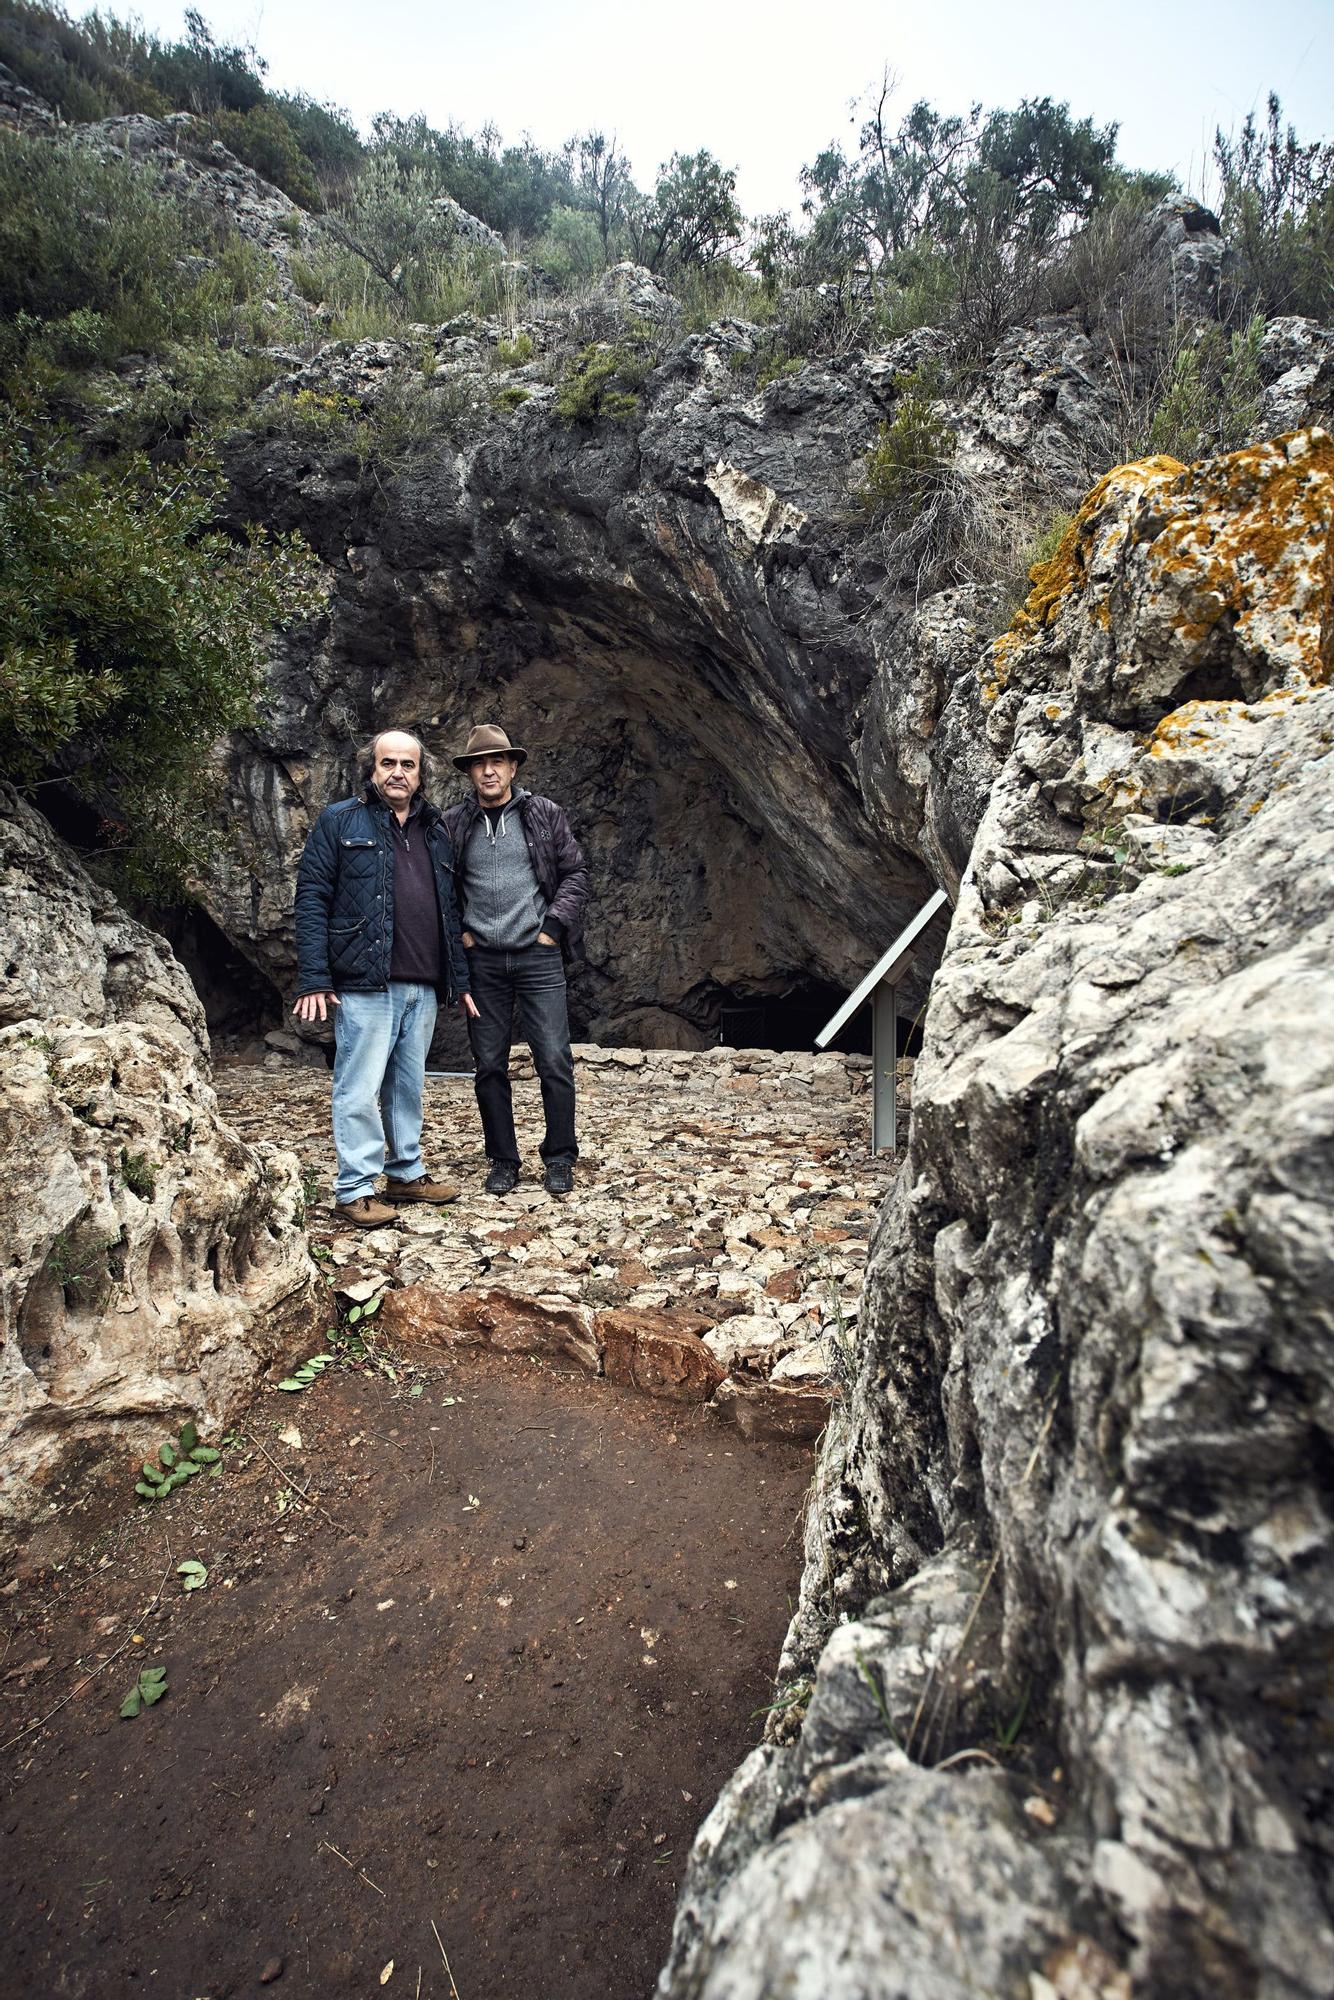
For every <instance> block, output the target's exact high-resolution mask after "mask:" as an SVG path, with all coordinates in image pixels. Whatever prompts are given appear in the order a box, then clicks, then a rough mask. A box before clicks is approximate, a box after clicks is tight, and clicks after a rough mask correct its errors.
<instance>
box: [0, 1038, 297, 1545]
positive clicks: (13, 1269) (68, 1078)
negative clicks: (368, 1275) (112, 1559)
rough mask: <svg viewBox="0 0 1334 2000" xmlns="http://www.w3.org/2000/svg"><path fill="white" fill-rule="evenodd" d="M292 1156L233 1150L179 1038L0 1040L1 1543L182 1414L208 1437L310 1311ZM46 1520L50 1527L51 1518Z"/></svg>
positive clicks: (153, 1439) (75, 1495)
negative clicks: (0, 1242)
mask: <svg viewBox="0 0 1334 2000" xmlns="http://www.w3.org/2000/svg"><path fill="white" fill-rule="evenodd" d="M300 1202H301V1186H300V1178H299V1170H298V1166H297V1162H296V1160H295V1159H294V1158H293V1156H292V1155H291V1154H290V1153H286V1152H282V1151H280V1150H278V1149H277V1148H275V1147H272V1146H260V1147H252V1146H247V1145H245V1144H243V1143H242V1142H241V1141H240V1140H239V1139H238V1138H237V1137H236V1135H235V1134H234V1133H233V1132H232V1131H231V1130H230V1129H229V1128H228V1127H227V1126H226V1125H225V1124H223V1122H222V1121H221V1119H220V1118H219V1117H218V1115H217V1104H216V1099H215V1098H214V1095H213V1091H212V1089H211V1087H210V1086H209V1083H208V1081H207V1076H206V1071H205V1068H204V1066H203V1063H202V1059H201V1058H200V1057H198V1056H197V1054H196V1053H195V1052H193V1051H191V1050H190V1049H188V1048H186V1047H184V1046H182V1041H181V1039H180V1037H179V1036H174V1035H172V1034H171V1033H168V1032H166V1031H164V1030H163V1029H162V1028H160V1027H158V1026H156V1025H153V1026H145V1025H141V1024H139V1023H137V1022H130V1021H119V1022H111V1023H109V1024H107V1025H99V1026H91V1025H88V1024H86V1023H84V1022H81V1021H72V1020H69V1019H67V1018H64V1017H62V1016H60V1015H56V1014H51V1015H48V1016H47V1017H46V1018H45V1019H42V1020H29V1021H24V1022H20V1023H18V1024H16V1025H13V1026H9V1027H6V1028H3V1029H0V1216H3V1230H4V1238H5V1245H6V1259H5V1264H4V1268H3V1271H0V1537H3V1538H5V1539H9V1538H10V1537H12V1536H15V1535H23V1534H24V1533H25V1532H27V1531H28V1530H29V1529H31V1527H32V1525H33V1523H34V1521H35V1520H36V1519H37V1518H38V1517H39V1516H44V1515H46V1513H47V1502H48V1500H50V1501H52V1502H54V1501H55V1499H56V1496H57V1494H60V1495H61V1497H62V1498H63V1500H64V1502H65V1503H66V1504H69V1503H71V1502H77V1501H78V1500H79V1499H80V1498H81V1497H84V1495H85V1494H86V1492H87V1490H88V1488H87V1486H86V1485H84V1486H83V1487H82V1488H81V1486H80V1483H79V1482H80V1481H85V1482H86V1481H87V1480H89V1479H90V1478H91V1476H92V1475H93V1474H94V1473H96V1472H98V1471H99V1470H102V1469H105V1467H106V1465H107V1463H108V1461H111V1462H113V1463H114V1462H117V1461H120V1462H123V1465H124V1467H125V1471H126V1483H125V1488H124V1498H125V1500H126V1501H127V1502H128V1500H129V1498H130V1490H131V1486H132V1484H133V1475H132V1473H131V1472H130V1469H129V1468H130V1461H131V1457H132V1455H136V1454H137V1455H142V1454H143V1453H144V1452H146V1451H148V1450H150V1449H155V1448H156V1445H157V1443H158V1442H159V1441H160V1439H161V1438H162V1436H163V1435H164V1433H165V1432H166V1431H167V1430H169V1429H174V1428H176V1427H177V1426H179V1425H180V1424H181V1423H182V1422H183V1421H184V1420H185V1419H186V1418H193V1419H194V1421H195V1422H196V1424H197V1425H198V1426H199V1427H200V1429H201V1431H203V1430H204V1429H205V1428H206V1427H207V1429H208V1430H210V1431H212V1430H215V1429H216V1428H217V1427H218V1426H220V1425H222V1424H224V1423H225V1422H226V1420H227V1419H228V1418H229V1417H231V1416H232V1415H234V1414H235V1412H236V1411H237V1409H238V1408H239V1406H240V1405H241V1403H242V1401H243V1400H244V1398H245V1396H246V1395H247V1394H248V1392H249V1391H250V1390H251V1389H252V1388H253V1386H254V1382H255V1378H256V1376H257V1375H258V1374H260V1373H262V1372H263V1371H264V1370H265V1369H266V1368H269V1367H271V1366H272V1365H273V1364H274V1363H275V1362H278V1361H281V1360H282V1359H283V1358H284V1357H285V1356H286V1355H287V1354H288V1352H289V1350H290V1348H291V1345H292V1343H293V1341H294V1339H299V1338H300V1337H302V1336H300V1335H299V1334H298V1332H297V1328H298V1326H299V1324H300V1322H301V1321H302V1319H303V1318H304V1317H305V1315H306V1313H307V1311H308V1310H309V1308H310V1307H311V1304H312V1297H311V1289H312V1280H313V1276H314V1272H313V1266H312V1265H311V1262H310V1258H309V1256H308V1254H307V1250H306V1245H305V1238H304V1236H303V1235H302V1233H301V1231H300V1228H299V1226H298V1225H299V1222H300V1219H301V1218H300ZM56 1525H57V1526H58V1525H59V1524H58V1522H57V1523H56Z"/></svg>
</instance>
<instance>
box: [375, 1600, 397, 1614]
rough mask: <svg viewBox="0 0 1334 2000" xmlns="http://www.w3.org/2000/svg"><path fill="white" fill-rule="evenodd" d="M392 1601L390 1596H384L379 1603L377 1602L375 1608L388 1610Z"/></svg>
mask: <svg viewBox="0 0 1334 2000" xmlns="http://www.w3.org/2000/svg"><path fill="white" fill-rule="evenodd" d="M393 1601H394V1600H393V1598H392V1597H386V1598H385V1599H384V1600H383V1601H382V1602H381V1603H379V1604H377V1605H376V1607H375V1608H376V1610H377V1611H388V1610H389V1608H390V1606H391V1605H392V1604H393Z"/></svg>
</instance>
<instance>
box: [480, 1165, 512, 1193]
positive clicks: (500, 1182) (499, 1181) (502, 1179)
mask: <svg viewBox="0 0 1334 2000" xmlns="http://www.w3.org/2000/svg"><path fill="white" fill-rule="evenodd" d="M518 1185H519V1162H518V1161H517V1160H492V1162H491V1171H490V1173H489V1174H488V1175H487V1177H486V1191H487V1193H488V1194H513V1192H514V1190H515V1188H516V1187H517V1186H518Z"/></svg>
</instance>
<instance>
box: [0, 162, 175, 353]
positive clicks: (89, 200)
mask: <svg viewBox="0 0 1334 2000" xmlns="http://www.w3.org/2000/svg"><path fill="white" fill-rule="evenodd" d="M206 241H207V231H206V228H205V225H204V224H203V221H202V219H201V218H200V217H199V215H198V214H197V213H195V212H194V211H192V210H191V209H190V208H189V207H187V206H185V205H183V204H181V203H179V202H176V201H166V200H163V198H162V193H161V189H160V185H159V183H158V180H157V178H156V176H155V175H153V174H152V173H151V172H147V171H145V170H144V169H143V168H142V167H137V166H135V165H133V164H131V163H130V162H129V161H123V160H101V159H99V158H97V156H96V155H95V154H94V153H92V152H91V151H89V150H88V148H87V147H84V146H81V145H78V144H77V143H74V142H64V143H53V142H52V141H50V140H44V139H24V138H21V137H19V136H18V135H17V134H15V133H11V132H5V131H0V320H3V321H6V322H8V323H9V324H8V326H7V327H6V330H5V331H6V344H7V346H8V349H9V357H10V358H11V359H12V358H13V357H14V354H15V351H16V349H17V348H19V347H21V346H24V345H26V344H27V343H28V342H29V341H31V339H32V337H33V335H34V334H35V333H36V332H37V331H38V330H39V329H40V327H41V326H42V324H43V323H45V322H51V321H53V322H64V321H66V320H67V319H68V317H69V315H70V314H72V313H77V312H85V313H95V314H98V315H100V316H101V324H100V326H99V327H98V329H97V336H98V337H97V341H96V343H92V342H91V341H90V340H89V339H87V338H85V339H84V340H83V341H82V343H81V347H82V350H83V351H84V352H88V349H89V348H90V346H91V347H93V348H94V350H95V351H94V352H93V353H89V354H88V358H90V359H91V358H99V359H108V360H109V359H113V358H114V357H115V356H116V355H117V354H121V353H125V352H127V351H128V350H129V349H131V348H134V347H141V348H152V347H154V346H155V345H156V344H157V343H158V342H160V341H161V340H163V339H167V338H170V337H171V336H172V335H173V334H177V333H179V332H182V331H186V330H190V329H192V327H193V325H194V323H195V321H196V318H197V315H196V313H195V310H194V300H193V294H192V287H191V286H190V285H189V283H188V282H186V281H185V280H183V278H182V266H183V265H184V263H185V261H186V259H187V258H189V257H190V256H191V255H192V254H195V253H197V252H200V251H202V250H203V249H204V247H205V244H206ZM83 324H84V327H85V329H86V331H87V332H91V322H89V321H85V322H84V323H83Z"/></svg>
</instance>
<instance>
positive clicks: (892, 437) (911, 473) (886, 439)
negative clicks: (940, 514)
mask: <svg viewBox="0 0 1334 2000" xmlns="http://www.w3.org/2000/svg"><path fill="white" fill-rule="evenodd" d="M933 386H934V385H933V384H931V383H930V382H929V381H928V380H927V379H926V378H925V377H924V376H923V375H921V374H920V373H914V374H911V375H898V376H896V377H895V379H894V387H895V390H896V391H897V393H898V402H897V404H896V406H895V410H894V414H893V416H892V417H891V418H889V419H888V420H887V421H885V422H882V423H881V425H880V427H879V429H878V430H877V432H876V439H875V443H874V444H873V445H872V446H871V449H870V450H869V451H868V452H867V454H866V456H865V458H864V459H863V460H862V466H861V476H860V478H859V479H858V481H857V483H856V485H855V487H854V489H853V497H854V498H855V499H856V501H857V504H858V505H859V506H860V507H861V508H862V509H863V510H864V511H865V512H866V513H867V514H869V515H870V517H871V518H872V520H885V519H892V520H893V519H900V518H902V517H903V515H904V514H906V513H908V512H910V511H911V510H912V509H913V508H914V507H915V506H916V505H917V503H918V501H919V500H920V499H921V498H922V497H923V495H924V494H925V493H926V492H927V491H928V490H929V489H931V488H932V487H934V486H935V485H936V484H937V483H938V481H939V478H940V475H941V474H942V473H943V472H945V471H946V470H947V469H948V467H949V465H950V463H951V461H952V460H953V457H954V443H955V440H954V433H953V431H952V430H951V429H950V427H949V425H948V424H947V423H945V422H943V420H942V419H941V418H939V417H938V416H937V415H936V413H935V409H934V407H933V404H932V396H931V390H932V387H933Z"/></svg>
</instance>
